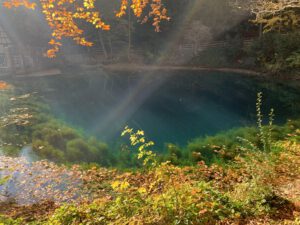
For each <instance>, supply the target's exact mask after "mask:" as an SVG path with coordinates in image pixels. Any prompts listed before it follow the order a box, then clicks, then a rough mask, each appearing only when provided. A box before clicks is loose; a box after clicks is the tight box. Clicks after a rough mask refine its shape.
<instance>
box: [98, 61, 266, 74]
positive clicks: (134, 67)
mask: <svg viewBox="0 0 300 225" xmlns="http://www.w3.org/2000/svg"><path fill="white" fill-rule="evenodd" d="M100 68H102V69H105V70H110V71H139V70H142V71H148V70H168V71H174V70H177V71H207V72H224V73H237V74H245V75H250V76H267V74H265V73H262V72H258V71H254V70H248V69H239V68H225V67H220V68H218V67H203V66H172V65H170V66H168V65H166V66H161V65H143V64H108V65H101V67H100Z"/></svg>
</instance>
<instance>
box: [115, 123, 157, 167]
mask: <svg viewBox="0 0 300 225" xmlns="http://www.w3.org/2000/svg"><path fill="white" fill-rule="evenodd" d="M126 134H128V135H129V139H130V144H131V146H137V147H138V154H137V158H138V159H141V160H143V165H144V166H152V167H155V166H156V165H157V159H156V157H157V156H156V154H155V153H154V152H153V151H152V150H150V149H148V148H149V147H151V146H153V145H154V142H153V141H146V139H145V133H144V131H142V130H137V131H136V132H134V131H133V129H132V128H129V127H128V126H126V127H125V129H124V131H123V132H122V134H121V136H124V135H126Z"/></svg>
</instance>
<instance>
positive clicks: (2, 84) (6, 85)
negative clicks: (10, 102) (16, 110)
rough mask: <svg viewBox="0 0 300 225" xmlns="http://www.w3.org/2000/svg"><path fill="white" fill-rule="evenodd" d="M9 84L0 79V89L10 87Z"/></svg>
mask: <svg viewBox="0 0 300 225" xmlns="http://www.w3.org/2000/svg"><path fill="white" fill-rule="evenodd" d="M10 88H11V86H10V85H9V84H8V83H6V82H5V81H0V90H7V89H10Z"/></svg>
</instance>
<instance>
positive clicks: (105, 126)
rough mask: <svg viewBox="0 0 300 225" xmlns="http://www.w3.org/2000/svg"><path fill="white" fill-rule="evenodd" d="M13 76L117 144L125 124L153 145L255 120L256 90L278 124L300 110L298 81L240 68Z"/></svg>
mask: <svg viewBox="0 0 300 225" xmlns="http://www.w3.org/2000/svg"><path fill="white" fill-rule="evenodd" d="M13 82H14V83H16V85H17V86H18V87H20V86H21V87H22V91H24V92H34V91H35V92H38V94H39V95H40V96H42V97H43V98H44V99H45V101H46V102H47V103H48V104H49V105H50V106H51V109H52V111H53V113H54V114H55V115H56V116H57V117H59V118H61V119H63V120H64V121H66V122H67V123H69V124H71V125H73V126H75V127H77V128H79V129H82V130H83V131H84V132H85V133H86V134H87V135H95V136H97V137H98V138H99V139H100V140H103V141H106V142H108V143H110V144H111V145H115V144H117V143H120V142H122V139H121V138H120V133H121V131H122V129H123V128H124V127H125V125H129V126H131V127H134V128H139V129H143V130H145V132H146V135H147V137H148V138H149V139H151V140H153V141H154V142H156V144H157V145H158V146H163V144H164V143H170V142H171V143H176V144H179V145H185V144H186V143H187V142H188V141H189V140H191V139H193V138H196V137H200V136H205V135H213V134H216V133H218V132H220V131H225V130H228V129H230V128H234V127H240V126H248V125H254V124H255V122H256V118H255V115H256V113H255V102H256V94H257V92H259V91H262V92H263V95H264V97H263V100H264V104H263V111H265V112H266V113H267V111H268V110H269V109H270V107H273V108H274V109H275V114H276V117H275V122H276V123H283V122H284V121H286V119H291V118H297V116H299V115H300V91H299V88H298V87H299V85H298V84H297V83H295V82H287V81H284V84H283V82H278V81H277V82H276V81H274V80H273V81H272V80H266V79H263V78H251V77H248V76H245V75H241V74H230V73H212V72H195V71H193V72H191V71H180V72H166V71H153V72H145V71H140V72H136V73H129V72H121V73H120V72H118V73H112V72H105V71H85V72H72V73H71V72H68V73H67V72H66V73H64V74H63V75H56V76H48V77H27V78H15V79H14V81H13Z"/></svg>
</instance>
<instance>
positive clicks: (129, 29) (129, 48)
mask: <svg viewBox="0 0 300 225" xmlns="http://www.w3.org/2000/svg"><path fill="white" fill-rule="evenodd" d="M130 51H131V11H130V7H129V8H128V49H127V58H128V61H130V58H131V54H130Z"/></svg>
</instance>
